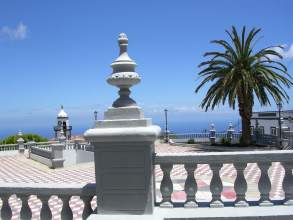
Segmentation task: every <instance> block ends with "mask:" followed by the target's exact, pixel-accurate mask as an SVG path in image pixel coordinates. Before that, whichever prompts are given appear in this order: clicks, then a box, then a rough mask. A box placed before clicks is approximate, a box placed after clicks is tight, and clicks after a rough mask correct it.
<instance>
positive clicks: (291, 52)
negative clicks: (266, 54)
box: [270, 43, 293, 60]
mask: <svg viewBox="0 0 293 220" xmlns="http://www.w3.org/2000/svg"><path fill="white" fill-rule="evenodd" d="M282 47H283V48H280V47H273V48H272V49H273V50H274V51H276V52H278V53H279V54H280V55H281V56H282V57H283V58H284V59H293V43H292V44H291V45H290V46H288V45H287V44H283V45H282ZM270 58H271V59H274V60H278V57H276V56H270Z"/></svg>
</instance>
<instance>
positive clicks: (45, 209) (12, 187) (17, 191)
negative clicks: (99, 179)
mask: <svg viewBox="0 0 293 220" xmlns="http://www.w3.org/2000/svg"><path fill="white" fill-rule="evenodd" d="M12 195H16V196H17V198H19V199H20V200H21V208H20V213H12V208H11V206H10V204H9V198H10V197H11V196H12ZM30 195H36V196H37V198H38V199H39V200H40V201H41V203H42V206H41V209H40V213H39V216H40V219H52V216H53V213H52V210H51V208H50V202H49V201H50V197H51V196H53V195H56V196H58V198H59V199H61V200H62V203H63V204H62V209H61V213H60V215H61V219H62V220H63V219H65V220H66V219H73V210H72V209H71V207H70V205H69V204H70V199H71V197H72V196H79V197H80V199H81V200H82V201H83V203H84V209H83V213H82V219H87V217H89V215H90V214H92V213H93V210H92V208H91V201H92V198H93V197H94V195H95V185H94V184H87V185H84V184H70V185H66V184H61V185H60V184H33V185H32V184H9V183H5V184H1V187H0V197H1V199H2V209H1V219H3V220H10V219H11V218H12V217H14V216H13V215H18V214H19V217H20V219H22V220H27V219H32V210H31V208H30V206H29V203H28V200H29V198H30ZM34 212H35V210H34Z"/></svg>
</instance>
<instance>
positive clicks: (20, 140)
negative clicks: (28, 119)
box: [17, 137, 24, 154]
mask: <svg viewBox="0 0 293 220" xmlns="http://www.w3.org/2000/svg"><path fill="white" fill-rule="evenodd" d="M17 144H18V152H19V153H22V154H23V153H24V140H23V138H22V137H20V138H18V139H17Z"/></svg>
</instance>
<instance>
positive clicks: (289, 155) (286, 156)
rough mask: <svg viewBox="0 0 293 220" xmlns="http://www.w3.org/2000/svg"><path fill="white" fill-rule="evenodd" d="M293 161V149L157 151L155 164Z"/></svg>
mask: <svg viewBox="0 0 293 220" xmlns="http://www.w3.org/2000/svg"><path fill="white" fill-rule="evenodd" d="M287 161H292V162H293V152H292V151H291V150H283V151H279V150H274V151H243V152H206V153H190V152H189V153H176V154H172V153H157V154H156V155H155V164H170V163H171V164H186V163H197V164H209V163H235V162H243V163H244V162H245V163H255V162H287Z"/></svg>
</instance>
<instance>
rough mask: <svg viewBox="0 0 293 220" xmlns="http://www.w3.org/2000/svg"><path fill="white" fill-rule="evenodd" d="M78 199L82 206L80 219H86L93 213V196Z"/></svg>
mask: <svg viewBox="0 0 293 220" xmlns="http://www.w3.org/2000/svg"><path fill="white" fill-rule="evenodd" d="M80 198H81V200H82V201H83V204H84V207H83V212H82V219H87V218H88V217H89V216H90V215H91V214H92V213H93V209H92V206H91V201H92V199H93V196H80Z"/></svg>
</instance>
